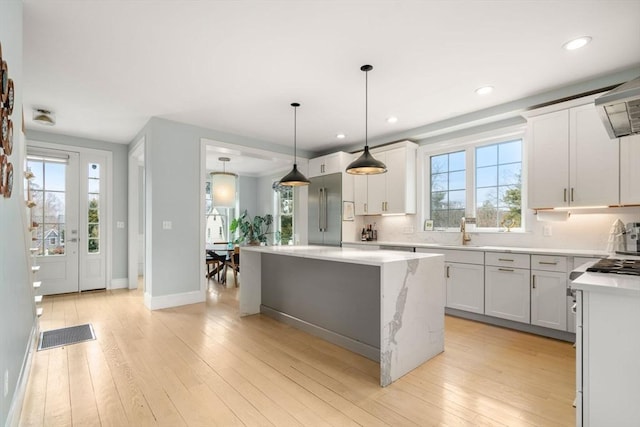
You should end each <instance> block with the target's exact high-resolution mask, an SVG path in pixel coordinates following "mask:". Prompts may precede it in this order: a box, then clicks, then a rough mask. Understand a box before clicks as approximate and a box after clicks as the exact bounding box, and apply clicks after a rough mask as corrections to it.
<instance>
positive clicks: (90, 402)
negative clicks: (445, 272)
mask: <svg viewBox="0 0 640 427" xmlns="http://www.w3.org/2000/svg"><path fill="white" fill-rule="evenodd" d="M43 307H44V308H45V312H44V315H43V316H42V318H41V329H42V330H49V329H55V328H59V327H65V326H73V325H76V324H82V323H91V324H92V325H93V326H94V330H95V331H96V336H97V340H96V341H89V342H86V343H81V344H76V345H73V346H66V347H63V348H60V349H52V350H47V351H42V352H37V353H35V354H34V357H33V361H32V363H33V365H32V370H31V376H30V378H29V381H28V385H27V391H26V396H25V402H24V406H23V411H22V415H21V419H20V425H24V426H43V425H55V426H65V425H73V426H87V425H96V426H118V427H121V426H139V425H143V426H144V425H161V426H215V425H221V426H230V425H239V426H240V425H244V426H308V425H309V426H322V425H325V426H343V425H364V426H384V425H388V426H416V425H419V426H428V425H461V426H514V425H518V426H533V425H535V426H572V425H575V410H574V408H572V406H571V403H572V401H573V397H574V396H573V394H574V390H575V349H574V348H572V346H571V344H570V343H565V342H560V341H556V340H551V339H548V338H543V337H538V336H534V335H530V334H525V333H520V332H516V331H512V330H508V329H504V328H498V327H494V326H490V325H485V324H481V323H476V322H472V321H468V320H464V319H458V318H453V317H446V319H445V352H444V353H443V354H441V355H439V356H437V357H435V358H434V359H432V360H431V361H429V362H427V363H425V364H423V365H422V366H420V367H419V368H417V369H415V370H414V371H412V372H410V373H409V374H407V375H405V376H404V377H403V378H401V379H400V380H398V381H397V382H395V383H394V384H392V385H390V386H389V387H387V388H384V389H383V388H381V387H379V385H378V382H379V366H378V365H377V363H375V362H373V361H371V360H368V359H366V358H363V357H362V356H360V355H357V354H355V353H352V352H349V351H347V350H345V349H342V348H340V347H337V346H335V345H333V344H331V343H328V342H326V341H323V340H321V339H319V338H316V337H313V336H310V335H308V334H306V333H304V332H302V331H299V330H297V329H295V328H292V327H290V326H288V325H285V324H283V323H280V322H277V321H275V320H273V319H270V318H267V317H265V316H261V315H256V316H249V317H244V318H241V317H239V316H238V290H237V289H236V288H229V289H227V288H224V287H222V286H220V285H217V284H216V283H215V282H213V281H210V288H209V290H208V292H207V302H206V303H203V304H193V305H189V306H183V307H175V308H171V309H166V310H158V311H153V312H152V311H149V310H147V309H146V308H145V307H144V304H143V301H142V292H141V291H140V290H133V291H130V290H126V289H123V290H115V291H98V292H83V293H81V294H68V295H61V296H53V297H45V299H44V301H43Z"/></svg>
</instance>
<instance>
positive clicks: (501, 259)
mask: <svg viewBox="0 0 640 427" xmlns="http://www.w3.org/2000/svg"><path fill="white" fill-rule="evenodd" d="M498 261H509V262H513V260H512V259H508V258H498Z"/></svg>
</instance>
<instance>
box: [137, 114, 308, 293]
mask: <svg viewBox="0 0 640 427" xmlns="http://www.w3.org/2000/svg"><path fill="white" fill-rule="evenodd" d="M143 136H144V137H145V180H146V186H147V188H146V201H145V203H146V206H147V212H146V230H147V234H148V236H147V237H146V239H147V242H149V241H150V242H151V247H149V248H147V257H148V258H147V262H149V261H151V264H150V268H151V270H150V271H148V272H149V273H150V274H147V278H146V279H147V280H150V282H151V283H150V286H149V291H150V296H151V297H152V298H155V297H160V296H166V295H173V294H182V293H188V292H194V291H199V289H200V282H201V280H200V275H199V272H200V264H201V262H202V253H201V252H202V250H201V248H200V237H201V236H200V233H201V224H200V200H201V195H200V184H201V183H200V180H201V176H200V148H201V143H202V142H201V139H202V138H206V139H209V140H214V141H223V142H225V143H231V144H238V145H242V146H245V147H254V148H260V149H263V150H269V151H272V152H277V153H283V154H289V148H288V147H285V146H280V145H276V144H272V143H267V142H263V141H257V140H250V139H246V138H242V137H239V136H237V135H232V134H226V133H222V132H217V131H215V130H211V129H205V128H200V127H197V126H192V125H186V124H182V123H177V122H172V121H169V120H165V119H160V118H157V117H154V118H152V119H151V120H149V122H148V123H147V125H146V126H145V127H144V128H143V129H142V130H141V131H140V133H139V134H138V135H137V136H136V137H135V138H133V139H132V140H133V141H138V140H139V139H140V138H141V137H143ZM302 155H304V153H303V154H302ZM239 185H240V187H239V188H240V191H241V193H243V194H241V195H240V209H241V210H243V209H247V210H248V211H249V213H252V211H254V212H255V211H256V209H259V205H258V202H257V195H256V194H255V193H254V192H253V191H252V190H251V188H257V181H256V179H255V178H248V177H241V179H240V184H239ZM243 188H244V189H245V190H244V191H243ZM252 198H253V200H252ZM163 221H171V222H172V229H171V230H163V229H162V222H163ZM149 257H150V259H149ZM147 268H149V266H147Z"/></svg>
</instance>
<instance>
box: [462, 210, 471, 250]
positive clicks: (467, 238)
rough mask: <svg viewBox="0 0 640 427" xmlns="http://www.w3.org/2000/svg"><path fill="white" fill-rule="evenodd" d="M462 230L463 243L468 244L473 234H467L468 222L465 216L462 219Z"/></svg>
mask: <svg viewBox="0 0 640 427" xmlns="http://www.w3.org/2000/svg"><path fill="white" fill-rule="evenodd" d="M460 232H461V233H462V244H463V245H466V244H467V242H470V241H471V236H469V235H468V234H467V222H466V220H465V218H464V217H462V218H461V219H460Z"/></svg>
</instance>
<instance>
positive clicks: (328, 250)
mask: <svg viewBox="0 0 640 427" xmlns="http://www.w3.org/2000/svg"><path fill="white" fill-rule="evenodd" d="M293 248H296V249H293ZM240 249H241V250H244V251H249V252H257V253H266V254H272V255H285V256H293V257H298V258H308V259H318V260H324V261H333V262H345V263H352V264H362V265H372V266H379V267H381V266H383V265H386V264H390V263H394V262H402V261H408V260H412V259H424V258H432V257H438V256H442V255H439V254H429V253H417V252H397V251H385V250H382V251H376V252H375V253H376V255H375V256H373V257H372V256H371V255H372V251H369V250H360V249H356V248H341V247H327V246H291V247H286V246H243V247H241V248H240ZM338 253H339V254H341V255H339V256H338V255H336V254H338ZM350 254H353V255H355V254H360V255H368V256H369V259H367V258H362V257H361V256H358V257H350V256H349V255H350ZM381 255H382V256H383V257H384V259H375V258H376V257H378V258H379V257H380V256H381ZM371 258H374V259H371Z"/></svg>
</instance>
